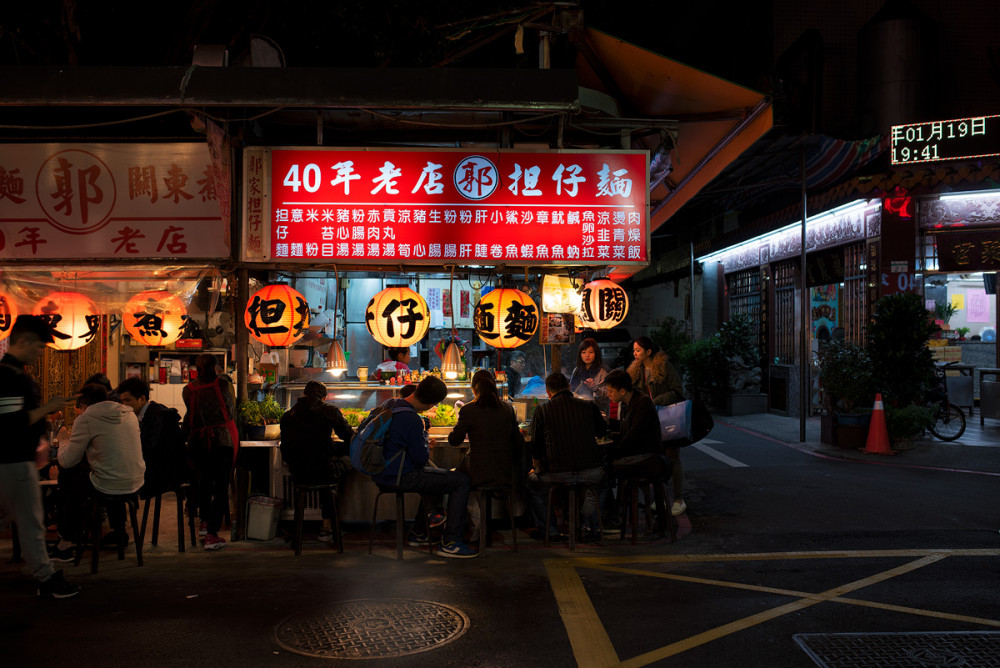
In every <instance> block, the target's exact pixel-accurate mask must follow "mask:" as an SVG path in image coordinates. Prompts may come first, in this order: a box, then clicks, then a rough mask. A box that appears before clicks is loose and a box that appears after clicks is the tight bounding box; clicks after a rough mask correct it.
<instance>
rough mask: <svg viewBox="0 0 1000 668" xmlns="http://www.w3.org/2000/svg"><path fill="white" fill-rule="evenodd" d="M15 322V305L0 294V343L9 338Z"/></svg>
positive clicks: (8, 298)
mask: <svg viewBox="0 0 1000 668" xmlns="http://www.w3.org/2000/svg"><path fill="white" fill-rule="evenodd" d="M15 320H17V304H15V303H14V302H13V301H11V299H10V297H8V296H7V295H5V294H3V293H2V292H0V341H3V340H4V339H6V338H7V337H8V336H10V330H11V328H12V327H13V326H14V321H15Z"/></svg>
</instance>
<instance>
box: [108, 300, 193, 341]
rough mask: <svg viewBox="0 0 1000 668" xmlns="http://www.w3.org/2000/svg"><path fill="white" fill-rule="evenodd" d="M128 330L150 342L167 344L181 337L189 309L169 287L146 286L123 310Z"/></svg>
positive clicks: (138, 339) (140, 338)
mask: <svg viewBox="0 0 1000 668" xmlns="http://www.w3.org/2000/svg"><path fill="white" fill-rule="evenodd" d="M122 318H123V320H124V326H125V331H126V332H128V333H129V335H130V336H131V337H132V338H133V339H135V340H136V341H139V342H140V343H142V344H143V345H147V346H167V345H170V344H171V343H173V342H174V341H176V340H177V339H179V338H180V337H181V332H182V331H183V330H184V321H185V320H186V319H187V309H186V308H185V307H184V302H182V301H181V300H180V299H178V298H177V297H176V296H175V295H174V294H173V293H170V292H167V291H166V290H146V291H144V292H140V293H139V294H137V295H135V296H134V297H132V299H130V300H128V303H126V304H125V310H124V311H123V313H122Z"/></svg>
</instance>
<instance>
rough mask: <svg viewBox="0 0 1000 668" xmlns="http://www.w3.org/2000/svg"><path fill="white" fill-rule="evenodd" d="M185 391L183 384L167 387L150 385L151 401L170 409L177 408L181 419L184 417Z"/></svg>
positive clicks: (155, 384) (168, 385)
mask: <svg viewBox="0 0 1000 668" xmlns="http://www.w3.org/2000/svg"><path fill="white" fill-rule="evenodd" d="M183 391H184V385H183V384H182V383H176V384H167V385H161V384H159V383H151V384H150V385H149V399H150V401H155V402H156V403H159V404H163V405H164V406H167V407H168V408H176V409H177V412H178V413H180V414H181V417H184V399H183V398H182V396H181V392H183Z"/></svg>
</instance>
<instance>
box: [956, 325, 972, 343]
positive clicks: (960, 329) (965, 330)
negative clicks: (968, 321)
mask: <svg viewBox="0 0 1000 668" xmlns="http://www.w3.org/2000/svg"><path fill="white" fill-rule="evenodd" d="M955 331H956V332H958V340H959V341H965V335H966V334H968V333H969V328H968V327H956V328H955Z"/></svg>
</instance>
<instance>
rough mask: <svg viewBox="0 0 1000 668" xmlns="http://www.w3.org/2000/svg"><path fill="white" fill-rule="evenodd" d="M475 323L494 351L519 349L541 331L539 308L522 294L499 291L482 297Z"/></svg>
mask: <svg viewBox="0 0 1000 668" xmlns="http://www.w3.org/2000/svg"><path fill="white" fill-rule="evenodd" d="M472 319H473V323H474V324H475V326H476V331H477V332H478V333H479V337H480V338H481V339H482V340H483V341H485V342H486V343H488V344H490V345H491V346H493V347H494V348H516V347H518V346H519V345H521V344H524V343H527V342H528V340H529V339H531V337H532V336H534V334H535V330H537V329H538V307H537V306H536V305H535V301H534V300H533V299H532V298H531V297H529V296H528V295H527V294H525V293H523V292H521V291H520V290H515V289H513V288H500V289H497V290H493V291H491V292H488V293H487V294H485V295H483V297H482V299H480V300H479V302H477V303H476V310H475V313H473V315H472Z"/></svg>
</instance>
